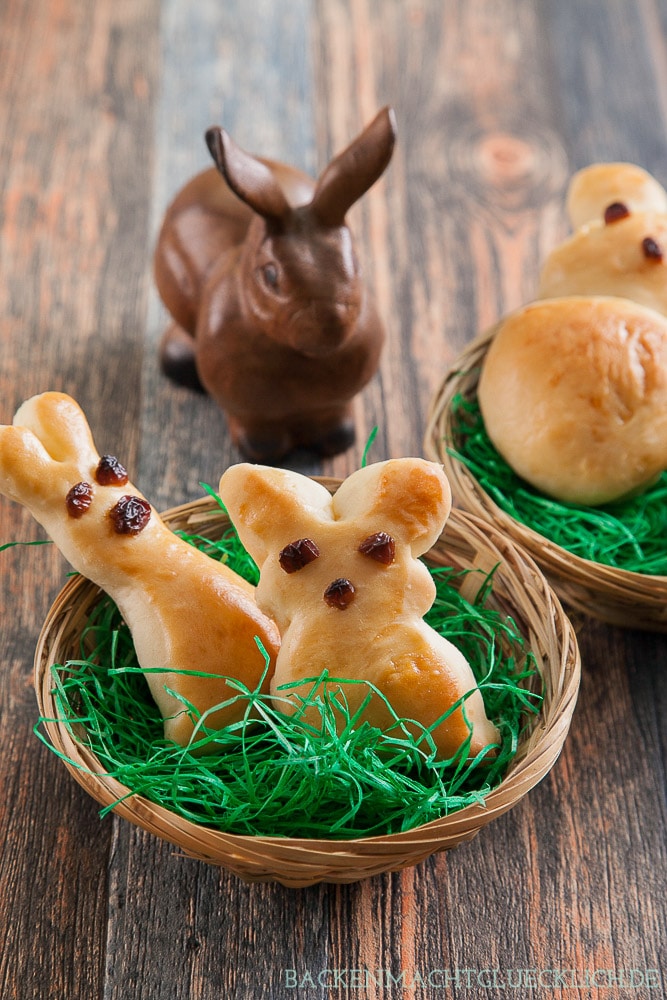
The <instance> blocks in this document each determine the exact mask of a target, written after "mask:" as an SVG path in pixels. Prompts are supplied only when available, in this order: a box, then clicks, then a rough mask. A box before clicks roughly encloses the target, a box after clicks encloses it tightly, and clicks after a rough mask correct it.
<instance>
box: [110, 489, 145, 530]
mask: <svg viewBox="0 0 667 1000" xmlns="http://www.w3.org/2000/svg"><path fill="white" fill-rule="evenodd" d="M150 516H151V507H150V504H149V503H148V502H147V501H146V500H144V499H143V498H142V497H133V496H124V497H121V498H120V500H119V501H118V503H116V504H114V506H113V507H112V508H111V510H110V511H109V517H110V518H111V523H112V524H113V529H114V531H115V532H116V533H117V534H119V535H138V534H139V532H140V531H143V530H144V528H145V527H146V525H147V524H148V521H149V520H150Z"/></svg>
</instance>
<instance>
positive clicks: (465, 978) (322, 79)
mask: <svg viewBox="0 0 667 1000" xmlns="http://www.w3.org/2000/svg"><path fill="white" fill-rule="evenodd" d="M666 37H667V2H665V0H640V2H639V3H638V4H636V5H635V6H634V7H633V13H632V16H629V15H628V5H627V4H626V3H625V0H609V2H606V0H587V2H586V3H577V2H575V0H562V2H560V3H558V4H551V3H539V4H535V3H531V2H529V0H516V2H515V3H512V4H498V3H492V2H490V0H448V2H447V3H445V4H443V3H441V2H439V0H392V2H391V3H387V2H383V0H326V2H325V0H294V2H293V3H290V4H278V3H275V2H273V0H260V2H259V3H256V4H253V5H247V4H243V3H241V2H240V0H234V2H229V3H226V4H220V3H218V2H216V0H202V2H198V3H197V4H187V5H186V4H182V3H179V2H178V0H162V2H160V0H145V2H144V3H141V4H135V3H132V2H131V0H115V2H114V3H113V4H111V3H108V4H107V3H99V4H83V3H80V4H79V3H66V2H57V0H7V2H5V3H4V4H3V5H2V9H1V10H0V93H1V97H0V122H1V125H2V127H0V178H1V183H0V192H1V198H0V255H1V258H0V259H1V265H0V274H1V275H2V279H1V280H0V345H1V354H0V406H1V408H2V413H0V420H1V421H2V422H6V421H7V420H9V419H10V417H11V413H12V412H13V410H14V409H15V407H16V406H17V405H18V404H19V403H20V402H21V400H22V399H24V398H26V397H27V396H29V395H30V394H32V393H33V392H36V391H40V390H42V389H45V388H51V387H53V388H62V389H65V390H66V391H69V392H71V393H72V394H73V395H75V396H76V398H77V399H78V400H79V401H80V402H81V404H82V405H83V407H84V409H85V410H86V412H87V413H88V415H89V417H90V421H91V424H92V426H93V430H94V431H95V434H96V437H97V440H98V444H99V446H100V448H102V449H105V450H109V451H113V452H117V453H120V454H121V455H122V458H123V459H125V460H126V461H127V463H128V464H129V465H130V467H131V468H132V478H133V480H134V481H135V482H137V484H138V485H140V486H141V488H142V489H143V490H144V491H145V492H146V493H147V494H149V495H150V496H151V498H152V499H153V500H154V502H156V503H157V504H158V506H172V505H175V504H177V503H180V502H182V501H184V500H187V499H191V498H193V497H194V496H197V495H198V493H199V487H198V483H199V481H200V480H201V481H206V482H212V483H216V482H217V478H218V477H219V475H220V473H221V471H222V470H223V468H224V467H225V466H226V465H227V464H229V463H230V462H232V461H236V460H237V458H238V456H237V455H236V454H235V453H234V450H233V448H232V446H231V444H230V441H229V437H228V434H227V431H226V427H225V423H224V420H223V418H222V416H221V415H220V414H219V413H218V412H217V410H216V409H215V407H214V406H213V405H212V404H211V402H210V401H209V400H207V399H206V398H205V397H200V396H196V395H193V394H190V393H188V392H187V391H185V390H180V389H177V388H175V387H173V386H172V385H171V384H169V383H168V382H167V381H166V380H165V379H164V378H163V376H162V375H161V373H160V371H159V369H158V365H157V356H156V347H157V342H158V339H159V337H160V334H161V331H162V327H163V324H164V322H165V315H164V311H163V310H162V307H161V306H160V304H159V302H158V300H157V297H156V295H155V292H154V290H153V288H152V281H151V253H152V246H153V243H154V239H155V235H156V232H157V227H158V225H159V221H160V218H161V215H162V213H163V211H164V209H165V206H166V204H167V202H168V200H169V198H170V197H171V196H172V195H173V194H174V193H175V191H176V190H177V188H178V187H179V186H180V185H181V184H182V183H183V182H184V181H185V180H186V179H187V178H188V177H189V176H190V175H191V174H192V173H194V172H195V171H196V170H199V169H200V168H203V167H205V166H207V165H208V157H207V154H206V150H205V147H204V144H203V140H202V133H203V131H204V129H205V128H206V127H207V126H208V125H210V124H213V123H214V122H216V121H217V122H218V123H219V124H223V125H225V126H226V127H228V128H229V129H230V131H232V133H233V134H234V135H235V137H236V138H237V139H238V140H239V141H240V142H241V143H242V144H243V145H245V146H247V147H248V148H251V149H254V150H256V151H258V152H261V153H264V154H270V155H274V156H277V157H279V158H284V159H286V160H289V161H290V162H292V163H295V164H296V165H298V166H301V167H302V168H304V169H306V170H308V171H309V172H311V173H313V174H314V173H317V172H318V170H319V169H320V168H321V167H322V166H323V165H324V164H325V163H326V162H327V161H328V159H329V158H330V157H331V155H333V153H334V152H336V151H337V150H338V149H340V148H342V147H343V146H344V145H345V144H346V143H347V142H348V140H349V139H350V138H351V137H352V136H353V135H355V134H356V133H357V132H358V131H359V129H360V128H361V126H362V125H363V124H364V123H365V122H366V121H368V120H369V119H370V118H371V117H372V116H373V114H374V113H375V111H376V110H377V109H378V108H379V107H380V106H382V105H383V104H385V103H391V104H392V105H393V106H394V107H395V109H396V113H397V119H398V129H399V140H398V146H397V149H396V153H395V156H394V159H393V161H392V164H391V166H390V168H389V170H388V172H387V174H386V175H385V177H383V178H382V180H381V181H380V182H379V183H378V184H377V186H376V187H374V188H373V189H372V191H371V192H369V194H368V195H366V196H365V197H364V199H363V200H362V202H361V203H360V204H359V205H358V206H356V207H355V209H354V210H353V213H352V214H351V219H350V221H351V224H352V225H353V227H354V229H355V232H356V234H357V236H358V239H359V242H360V254H361V257H362V261H363V263H364V266H365V271H366V275H367V278H368V281H369V282H370V284H371V285H372V287H373V288H374V290H375V293H376V295H377V297H378V300H379V303H380V308H381V312H382V314H383V316H384V317H385V320H386V322H387V328H388V341H387V347H386V350H385V353H384V355H383V359H382V364H381V368H380V371H379V372H378V375H377V376H376V377H375V378H374V380H373V381H372V383H371V384H370V385H369V386H368V388H367V390H366V391H365V392H364V393H363V395H362V397H360V398H359V399H358V400H357V403H356V415H357V425H358V441H357V445H356V446H355V448H353V449H351V450H350V452H348V453H347V454H345V455H343V456H339V457H338V458H336V459H334V460H332V461H330V462H326V463H319V462H316V461H314V460H313V459H312V457H311V456H307V455H304V456H296V458H295V459H294V463H293V464H294V465H295V467H298V468H301V469H302V470H303V471H308V472H324V473H326V474H332V475H346V474H347V473H349V472H351V471H352V470H353V469H354V468H357V467H358V465H359V462H360V460H361V454H362V451H363V447H364V444H365V441H366V439H367V436H368V434H369V433H370V430H371V429H372V427H373V426H376V425H377V426H378V428H379V433H378V437H377V439H376V442H375V444H374V446H373V449H372V452H371V457H372V458H373V459H377V460H381V459H383V458H387V457H391V456H395V455H408V454H415V453H419V452H421V440H422V435H423V431H424V423H425V415H426V409H427V405H428V400H429V397H430V394H431V393H432V391H433V390H434V389H435V387H436V385H437V384H438V383H439V381H440V379H441V377H442V373H443V371H444V370H445V368H446V367H447V365H448V364H449V363H450V362H451V360H452V359H453V358H454V357H455V356H456V354H457V353H458V351H459V350H460V348H461V347H462V346H463V345H464V344H465V343H466V342H467V341H468V340H469V339H470V337H471V336H472V335H473V334H474V333H475V332H476V331H477V330H478V329H480V328H482V327H484V326H486V325H488V324H489V323H490V322H493V321H494V320H495V319H496V318H498V316H500V315H501V314H502V313H503V312H504V311H506V310H508V309H510V308H512V307H514V306H516V305H518V304H520V303H521V302H524V301H526V300H527V299H529V298H530V297H531V295H532V294H533V291H534V288H535V286H536V280H537V274H538V270H539V266H540V261H541V259H542V258H543V257H544V254H545V253H546V251H547V250H548V249H549V248H550V247H551V246H552V245H553V244H554V243H555V242H556V241H557V240H558V239H560V238H561V236H562V235H563V234H564V233H565V231H566V222H565V218H564V213H563V210H562V197H563V191H564V186H565V184H566V182H567V178H568V175H569V173H570V171H571V170H573V169H576V168H577V167H579V166H582V165H584V164H585V163H587V162H590V161H592V160H595V159H605V158H612V157H613V158H626V159H631V160H634V161H636V162H639V163H641V164H642V165H644V166H646V167H647V168H648V169H650V170H652V171H654V172H655V173H656V174H657V176H658V177H659V178H660V180H662V181H663V182H667V166H666V164H667V99H666V98H665V93H666V92H667V91H666V89H665V81H667V44H666V42H665V39H666ZM36 537H38V532H37V530H36V529H35V528H33V526H32V524H31V523H30V521H29V519H28V518H27V517H26V516H25V515H24V514H23V513H22V512H21V511H20V510H18V509H15V508H13V507H12V506H11V505H10V504H8V503H7V502H5V501H0V544H1V543H2V542H3V541H5V540H9V539H16V538H20V539H26V540H28V539H32V538H36ZM64 572H65V569H64V566H63V563H62V560H61V559H60V557H59V556H58V554H57V553H56V552H55V551H54V550H53V548H52V547H39V548H30V549H12V550H8V551H5V552H2V553H0V594H1V597H0V601H1V605H0V606H1V615H2V630H1V633H0V665H1V669H0V723H1V725H0V803H1V805H0V935H1V938H2V941H3V947H2V949H0V996H2V997H3V1000H4V997H8V998H12V1000H13V998H17V1000H44V998H49V1000H50V998H52V997H53V998H54V1000H55V998H58V1000H62V998H67V1000H78V998H85V1000H92V998H104V1000H121V998H122V1000H125V998H130V997H131V998H132V1000H134V998H141V1000H144V998H146V1000H162V998H164V1000H173V998H192V1000H219V998H222V997H239V998H241V1000H245V998H253V1000H254V998H256V997H271V998H280V1000H282V998H288V997H295V996H298V997H300V998H301V997H304V998H308V997H317V996H323V995H326V996H364V997H369V998H371V997H372V998H378V1000H394V998H396V997H402V998H408V997H413V998H422V997H427V996H443V997H448V998H449V997H452V998H457V1000H458V998H467V997H471V996H484V997H485V998H494V1000H499V998H504V997H507V996H508V995H510V994H511V995H515V996H530V997H535V998H540V1000H542V998H544V1000H546V998H547V997H551V996H553V995H554V993H555V991H554V989H552V988H550V987H549V986H548V985H542V986H535V987H533V986H531V985H530V984H531V982H532V980H531V976H534V975H536V971H537V972H540V971H544V970H560V971H561V972H563V974H565V972H566V970H576V972H577V975H578V976H579V978H580V979H581V977H582V976H583V975H584V974H585V973H586V972H587V971H588V972H589V973H592V972H593V971H595V970H596V969H603V970H604V969H611V970H614V971H615V972H618V971H619V970H629V969H636V970H647V969H652V970H659V975H660V976H661V982H662V983H663V986H662V987H661V988H660V989H658V990H651V991H650V992H646V991H644V994H642V992H641V991H638V990H629V989H627V988H625V987H623V986H622V985H619V983H618V981H615V982H612V984H611V986H610V988H608V989H603V988H601V987H599V986H598V987H596V986H590V987H586V986H585V985H581V982H580V985H579V986H575V987H573V988H571V989H569V990H568V991H562V994H561V995H563V996H578V997H582V998H593V1000H597V998H598V997H599V998H601V1000H602V998H604V1000H616V998H618V1000H623V998H625V997H628V996H635V997H639V996H643V995H647V996H659V995H662V993H661V989H662V991H663V992H664V983H665V982H667V953H666V951H665V948H666V943H665V939H666V935H665V927H666V926H667V903H666V899H667V885H666V872H667V857H666V854H667V847H666V843H665V830H666V829H667V806H666V802H665V785H666V780H665V746H666V744H667V733H666V732H665V718H666V715H667V705H666V704H665V700H666V692H665V682H664V678H665V660H666V659H667V640H666V639H665V637H664V636H662V637H661V636H657V635H651V634H640V633H633V632H631V631H621V630H618V629H612V628H608V627H604V626H602V625H599V624H595V623H593V622H592V621H590V620H588V619H585V618H583V617H581V616H580V617H579V618H578V621H577V624H578V632H579V639H580V644H581V650H582V659H583V663H584V677H583V683H582V692H581V696H580V701H579V705H578V708H577V710H576V712H575V718H574V724H573V729H572V732H571V734H570V737H569V738H568V741H567V743H566V748H565V750H564V753H563V755H562V757H561V759H560V760H559V762H558V763H557V765H556V767H555V768H554V770H553V771H552V772H551V773H550V775H549V776H548V778H547V779H546V780H545V781H544V782H543V783H542V784H541V785H540V786H539V787H538V788H536V789H535V790H534V791H533V792H531V793H530V795H529V796H528V797H527V798H526V799H524V800H523V801H522V802H521V804H520V805H519V806H518V807H517V808H515V809H514V810H512V811H511V812H510V813H508V814H507V815H505V816H503V817H501V818H500V819H498V820H496V821H495V822H494V823H493V824H491V825H490V826H489V827H487V828H486V829H485V830H484V831H483V832H482V833H481V834H480V835H479V837H478V838H477V839H476V840H474V841H472V842H471V843H470V844H467V845H464V846H462V847H460V848H458V849H457V850H456V851H454V852H452V853H450V854H448V855H440V856H435V857H432V858H430V859H428V860H427V861H426V862H424V863H423V864H421V865H419V866H417V867H416V868H413V869H408V870H406V871H403V872H401V873H397V874H391V875H386V876H382V877H379V878H374V879H371V880H369V881H367V882H364V883H360V884H356V885H350V886H326V885H325V886H317V887H314V888H312V889H306V890H302V891H298V892H295V891H291V890H288V889H285V888H283V887H281V886H275V885H262V884H258V885H246V884H244V883H242V882H240V881H239V880H238V879H236V878H235V877H234V876H232V875H230V874H228V873H226V872H224V871H220V870H218V869H215V868H211V867H208V866H206V865H203V864H199V863H197V862H194V861H191V860H188V859H184V858H182V857H180V856H179V855H178V853H177V852H176V851H175V850H174V849H172V848H171V847H170V846H169V845H166V844H163V843H161V842H158V841H156V840H155V839H153V838H151V837H150V836H148V835H147V834H144V833H142V832H141V831H139V830H137V829H135V828H132V827H131V826H129V824H127V823H125V822H123V821H119V820H117V819H115V818H107V819H105V820H103V821H100V820H99V818H98V815H97V811H96V807H95V804H94V803H92V802H91V801H90V800H89V799H88V798H87V797H86V796H85V794H84V793H83V791H82V790H80V789H79V788H78V786H76V785H75V784H74V783H73V782H72V781H71V779H70V778H68V776H67V775H66V772H65V770H64V768H62V767H61V765H59V763H58V761H57V760H56V759H55V758H53V757H52V756H51V755H50V754H49V753H48V752H47V751H46V749H45V748H44V747H42V746H41V744H40V743H39V742H38V741H37V740H36V739H35V737H34V736H33V734H32V727H33V725H34V722H35V718H36V713H35V699H34V694H33V692H32V690H31V687H30V663H31V658H32V651H33V648H34V644H35V640H36V637H37V633H38V630H39V627H40V622H41V621H42V619H43V617H44V614H45V612H46V610H47V607H48V605H49V602H50V599H51V597H52V596H53V594H54V593H55V591H56V590H57V588H58V586H59V585H60V583H61V582H62V580H63V578H64ZM325 970H330V971H329V972H328V973H326V972H325ZM351 970H361V974H362V977H364V976H365V979H363V978H362V980H360V979H359V978H357V979H355V974H354V972H353V971H351ZM439 970H440V971H441V972H442V974H441V975H437V973H438V972H439ZM456 970H459V972H458V977H457V976H456ZM465 970H470V971H469V972H466V971H465ZM483 970H490V971H489V972H488V973H484V972H483ZM494 970H497V971H496V972H495V973H494ZM521 970H529V971H527V972H522V971H521ZM322 973H325V974H324V982H325V983H327V984H328V987H329V988H326V989H321V988H320V987H317V986H315V985H314V986H312V987H310V986H309V981H308V977H310V978H311V980H312V981H313V982H314V983H316V982H317V977H318V975H320V974H322ZM429 973H434V974H436V975H435V978H434V979H433V980H432V987H431V988H429V987H428V985H420V977H423V978H424V979H426V980H427V979H428V976H429ZM511 975H514V978H515V981H516V977H517V976H521V975H523V976H524V980H525V981H524V984H523V990H521V989H514V990H508V989H502V988H501V985H500V983H501V981H502V979H503V977H504V978H505V979H507V977H508V976H511ZM447 976H449V979H447ZM479 976H481V978H475V977H479ZM494 976H495V977H496V984H495V985H494V981H493V980H494ZM294 977H296V980H297V982H300V983H303V985H302V987H296V986H294V981H295V980H294ZM355 982H356V984H357V985H356V987H355V985H354V984H355ZM360 982H364V983H365V985H364V986H363V988H360V987H359V983H360ZM346 984H347V985H346ZM433 984H435V985H433ZM555 995H559V994H558V993H556V994H555Z"/></svg>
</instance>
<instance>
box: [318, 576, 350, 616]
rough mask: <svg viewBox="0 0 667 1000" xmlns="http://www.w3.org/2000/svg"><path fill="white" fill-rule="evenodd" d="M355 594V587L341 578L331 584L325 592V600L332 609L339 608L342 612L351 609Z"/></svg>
mask: <svg viewBox="0 0 667 1000" xmlns="http://www.w3.org/2000/svg"><path fill="white" fill-rule="evenodd" d="M354 594H355V590H354V585H353V584H352V583H350V581H349V580H346V579H345V577H340V578H339V579H338V580H334V581H333V583H330V584H329V586H328V587H327V589H326V590H325V591H324V600H325V601H326V603H327V604H328V605H329V607H330V608H338V609H339V610H340V611H345V608H349V606H350V604H352V601H353V600H354Z"/></svg>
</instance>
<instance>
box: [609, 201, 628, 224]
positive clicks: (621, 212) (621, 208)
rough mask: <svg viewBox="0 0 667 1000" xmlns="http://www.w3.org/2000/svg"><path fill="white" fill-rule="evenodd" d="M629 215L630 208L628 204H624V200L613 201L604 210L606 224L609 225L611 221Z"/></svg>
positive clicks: (617, 220) (625, 217)
mask: <svg viewBox="0 0 667 1000" xmlns="http://www.w3.org/2000/svg"><path fill="white" fill-rule="evenodd" d="M629 215H630V209H629V208H628V206H627V205H624V204H623V202H622V201H612V203H611V205H607V207H606V208H605V210H604V221H605V225H607V226H608V225H609V224H610V223H611V222H619V221H620V220H621V219H627V217H628V216H629Z"/></svg>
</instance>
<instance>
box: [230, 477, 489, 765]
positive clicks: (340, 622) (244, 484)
mask: <svg viewBox="0 0 667 1000" xmlns="http://www.w3.org/2000/svg"><path fill="white" fill-rule="evenodd" d="M220 495H221V498H222V500H223V503H224V504H225V506H226V508H227V510H228V512H229V514H230V517H231V518H232V521H233V522H234V524H235V525H236V527H237V530H238V532H239V536H240V538H241V541H242V542H243V544H244V545H245V546H246V548H247V549H248V551H249V552H250V554H251V555H252V556H253V558H254V559H255V560H256V561H257V563H258V565H259V568H260V582H259V585H258V588H257V601H258V604H259V606H260V607H261V608H262V610H264V611H265V613H266V614H268V615H270V616H271V617H272V618H274V620H275V621H276V623H277V624H278V628H279V630H280V632H281V638H282V645H281V651H280V653H279V655H278V660H277V662H276V672H275V675H274V679H273V683H272V691H273V693H274V694H280V693H281V688H282V686H283V685H288V684H294V683H295V682H298V681H300V680H304V679H306V678H313V677H318V676H319V675H320V674H321V673H322V672H323V671H325V670H326V671H328V674H329V676H330V677H331V678H348V679H354V680H358V681H369V682H371V683H372V684H374V685H375V686H376V687H377V688H378V689H379V690H380V691H382V692H383V693H384V694H385V696H386V697H387V698H388V699H389V701H390V702H391V704H392V705H393V708H394V710H395V711H396V713H397V714H398V715H399V716H402V717H405V718H408V719H416V720H417V721H418V722H419V723H421V724H422V725H424V726H430V725H432V724H433V723H434V722H436V720H437V719H438V718H439V717H440V716H442V715H443V714H444V713H446V712H447V710H448V709H450V708H451V707H452V706H453V705H454V704H455V703H456V702H457V700H458V699H459V698H464V697H465V696H466V695H467V696H468V698H467V701H466V703H465V705H466V707H465V716H467V719H468V721H466V718H465V717H464V712H462V711H461V709H460V708H459V709H458V710H457V711H454V712H453V713H452V714H451V715H450V716H449V718H448V719H447V721H446V722H443V723H442V725H440V726H438V727H437V728H436V729H435V731H434V739H435V741H436V743H437V745H438V748H439V750H440V752H441V753H442V754H443V755H449V754H451V753H454V752H455V751H456V749H457V748H458V747H459V746H460V745H461V743H463V742H464V741H466V740H467V739H469V738H470V739H471V745H472V747H473V748H474V752H477V751H478V750H479V748H480V747H481V746H485V745H486V744H487V743H492V742H494V740H495V739H496V738H497V733H496V731H495V728H494V727H493V726H491V724H490V723H489V722H488V720H487V719H486V715H485V712H484V706H483V702H482V699H481V695H480V694H479V691H478V690H476V686H475V681H474V678H473V675H472V671H471V669H470V667H469V665H468V664H467V662H466V661H465V659H464V658H463V656H462V655H461V653H460V652H459V651H458V650H456V649H455V648H454V647H453V646H452V644H451V643H449V642H447V640H445V639H443V638H442V637H441V636H440V635H439V634H438V633H436V632H435V631H434V630H433V629H431V628H430V627H429V626H427V625H426V624H425V623H424V622H423V620H422V616H423V615H424V614H425V613H426V611H428V609H429V608H430V606H431V604H432V603H433V599H434V597H435V586H434V584H433V581H432V578H431V576H430V574H429V572H428V569H427V568H426V566H425V565H424V564H423V563H422V562H420V561H419V559H418V557H419V556H420V555H421V554H423V553H424V552H426V551H427V550H428V549H429V548H430V547H431V546H432V545H433V543H434V542H435V540H436V539H437V538H438V536H439V535H440V533H441V531H442V528H443V526H444V523H445V521H446V519H447V516H448V514H449V510H450V504H451V495H450V489H449V484H448V482H447V479H446V478H445V476H444V473H443V472H442V469H441V468H440V466H437V465H434V464H432V463H430V462H426V461H423V460H421V459H408V458H405V459H395V460H392V461H388V462H381V463H378V464H375V465H369V466H367V467H366V468H363V469H360V470H359V471H357V472H355V473H353V475H351V476H350V477H349V478H348V479H346V480H345V481H344V483H343V484H342V485H341V487H340V488H339V489H338V491H337V492H336V493H335V494H334V496H333V497H332V496H331V494H330V493H329V491H328V490H326V489H325V488H324V487H323V486H321V485H320V484H318V483H316V482H314V481H312V480H310V479H308V478H306V477H304V476H301V475H299V474H297V473H294V472H287V471H284V470H280V469H271V468H266V467H262V466H252V465H236V466H232V467H231V468H230V469H228V470H227V472H225V473H224V475H223V476H222V479H221V481H220ZM304 688H307V685H304ZM367 693H368V692H367V690H366V689H365V686H364V685H352V686H350V685H346V686H345V697H346V698H347V699H348V701H349V703H350V705H351V709H352V710H354V709H355V708H356V707H358V705H359V704H360V703H361V702H362V701H363V699H364V697H365V696H366V694H367ZM283 697H286V694H285V691H284V690H283ZM294 707H295V705H292V706H291V709H290V710H294ZM364 718H365V719H367V720H368V721H369V722H371V723H372V724H375V725H379V726H380V727H384V726H386V725H387V724H389V722H390V721H391V719H390V716H389V715H388V713H387V710H386V708H385V706H384V704H383V703H382V702H381V700H380V699H378V698H375V699H373V700H372V701H371V703H370V705H369V707H368V709H367V710H366V712H365V713H364ZM471 731H472V735H471Z"/></svg>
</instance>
